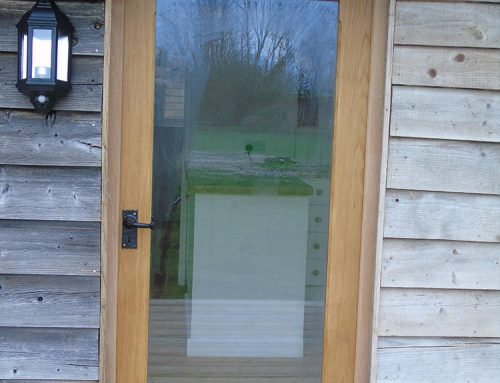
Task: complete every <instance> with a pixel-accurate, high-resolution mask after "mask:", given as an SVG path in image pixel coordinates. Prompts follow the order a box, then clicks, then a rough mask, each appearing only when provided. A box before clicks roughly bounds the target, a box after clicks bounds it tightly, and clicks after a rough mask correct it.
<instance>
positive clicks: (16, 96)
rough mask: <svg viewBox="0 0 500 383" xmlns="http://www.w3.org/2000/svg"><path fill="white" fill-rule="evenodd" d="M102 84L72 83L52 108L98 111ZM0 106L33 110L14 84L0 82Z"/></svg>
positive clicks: (27, 99) (100, 102)
mask: <svg viewBox="0 0 500 383" xmlns="http://www.w3.org/2000/svg"><path fill="white" fill-rule="evenodd" d="M101 107H102V85H73V87H72V89H71V91H70V93H69V94H68V95H66V96H65V97H61V98H60V99H58V100H57V103H56V105H55V107H54V110H69V111H81V112H100V111H101ZM0 108H11V109H29V110H34V108H33V105H32V104H31V102H30V100H29V97H27V96H25V95H24V94H22V93H19V91H18V90H17V88H16V86H15V85H14V84H6V83H0Z"/></svg>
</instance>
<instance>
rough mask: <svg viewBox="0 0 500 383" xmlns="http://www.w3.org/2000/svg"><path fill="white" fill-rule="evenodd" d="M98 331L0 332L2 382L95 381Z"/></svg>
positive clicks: (4, 328) (35, 330)
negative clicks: (23, 380)
mask: <svg viewBox="0 0 500 383" xmlns="http://www.w3.org/2000/svg"><path fill="white" fill-rule="evenodd" d="M98 336H99V331H98V330H97V329H64V328H62V329H59V328H54V329H52V328H45V329H42V328H15V327H1V328H0V345H1V348H0V374H1V376H2V379H16V382H19V381H18V380H17V379H25V380H26V381H31V379H30V378H31V377H37V379H39V380H42V379H44V380H45V379H47V380H49V379H56V378H57V379H61V380H95V379H97V372H98V365H99V360H98V350H97V346H98Z"/></svg>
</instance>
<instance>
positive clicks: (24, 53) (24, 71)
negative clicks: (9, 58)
mask: <svg viewBox="0 0 500 383" xmlns="http://www.w3.org/2000/svg"><path fill="white" fill-rule="evenodd" d="M20 52H21V57H20V65H21V80H25V79H26V78H27V77H28V34H27V33H26V32H23V33H22V34H21V50H20Z"/></svg>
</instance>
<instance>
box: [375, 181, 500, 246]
mask: <svg viewBox="0 0 500 383" xmlns="http://www.w3.org/2000/svg"><path fill="white" fill-rule="evenodd" d="M384 236H385V237H388V238H413V239H447V240H456V241H477V242H500V196H490V195H478V194H454V193H438V192H418V191H408V190H392V189H389V190H387V193H386V202H385V225H384Z"/></svg>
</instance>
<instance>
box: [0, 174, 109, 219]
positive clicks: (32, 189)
mask: <svg viewBox="0 0 500 383" xmlns="http://www.w3.org/2000/svg"><path fill="white" fill-rule="evenodd" d="M100 205H101V172H100V170H99V169H97V168H46V167H22V166H0V219H28V220H57V221H99V220H100Z"/></svg>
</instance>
